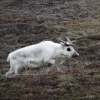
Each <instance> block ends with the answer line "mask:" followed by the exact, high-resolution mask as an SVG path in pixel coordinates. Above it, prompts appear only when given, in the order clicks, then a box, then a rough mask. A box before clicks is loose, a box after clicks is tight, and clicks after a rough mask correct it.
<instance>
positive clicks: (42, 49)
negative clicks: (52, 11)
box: [5, 37, 79, 76]
mask: <svg viewBox="0 0 100 100" xmlns="http://www.w3.org/2000/svg"><path fill="white" fill-rule="evenodd" d="M59 40H61V39H59ZM78 56H79V54H78V53H77V52H76V51H75V50H74V48H73V47H72V41H70V40H69V38H68V37H67V41H63V40H61V43H55V42H52V41H43V42H40V43H38V44H35V45H30V46H27V47H24V48H21V49H18V50H16V51H14V52H11V53H10V54H9V55H8V58H7V61H8V62H10V70H9V71H8V72H7V73H6V74H5V75H6V76H8V75H11V74H14V75H18V74H19V69H21V68H23V67H33V68H34V67H38V66H40V65H42V64H44V63H50V64H53V65H55V60H56V59H57V58H71V57H78Z"/></svg>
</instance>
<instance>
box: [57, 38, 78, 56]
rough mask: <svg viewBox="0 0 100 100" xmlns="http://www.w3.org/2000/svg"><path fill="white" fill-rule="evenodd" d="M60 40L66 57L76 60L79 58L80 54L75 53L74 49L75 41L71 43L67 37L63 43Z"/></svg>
mask: <svg viewBox="0 0 100 100" xmlns="http://www.w3.org/2000/svg"><path fill="white" fill-rule="evenodd" d="M58 39H59V38H58ZM59 40H60V41H61V46H62V54H63V55H64V56H66V57H67V58H76V57H78V56H79V54H78V53H77V52H76V51H75V49H74V47H73V45H74V44H73V42H75V41H71V40H70V39H69V38H68V37H66V41H63V40H61V39H59Z"/></svg>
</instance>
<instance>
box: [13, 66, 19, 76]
mask: <svg viewBox="0 0 100 100" xmlns="http://www.w3.org/2000/svg"><path fill="white" fill-rule="evenodd" d="M19 68H20V66H19V65H16V66H15V67H14V75H19Z"/></svg>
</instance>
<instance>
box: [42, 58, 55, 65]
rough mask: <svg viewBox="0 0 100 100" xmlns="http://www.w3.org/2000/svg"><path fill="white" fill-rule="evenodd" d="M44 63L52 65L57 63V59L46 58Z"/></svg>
mask: <svg viewBox="0 0 100 100" xmlns="http://www.w3.org/2000/svg"><path fill="white" fill-rule="evenodd" d="M44 63H49V64H51V65H55V60H54V59H45V60H44Z"/></svg>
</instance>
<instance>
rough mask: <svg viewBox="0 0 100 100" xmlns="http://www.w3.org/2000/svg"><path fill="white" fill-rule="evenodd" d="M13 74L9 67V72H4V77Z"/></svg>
mask: <svg viewBox="0 0 100 100" xmlns="http://www.w3.org/2000/svg"><path fill="white" fill-rule="evenodd" d="M13 72H14V71H13V68H12V67H10V70H9V71H8V72H6V74H5V76H8V75H11V74H13Z"/></svg>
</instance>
